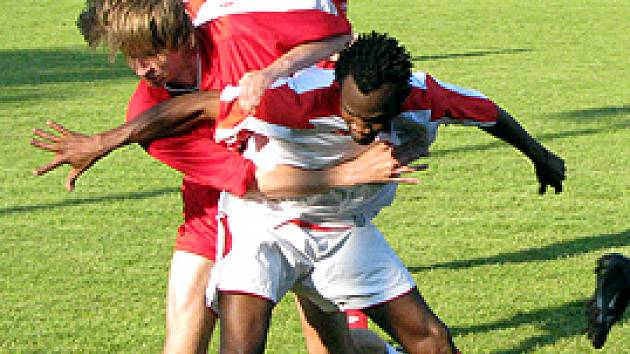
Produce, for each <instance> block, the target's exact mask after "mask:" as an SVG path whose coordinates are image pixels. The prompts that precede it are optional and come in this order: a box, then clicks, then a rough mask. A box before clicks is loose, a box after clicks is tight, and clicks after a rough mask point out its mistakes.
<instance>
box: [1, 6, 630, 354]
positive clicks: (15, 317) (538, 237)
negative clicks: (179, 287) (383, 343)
mask: <svg viewBox="0 0 630 354" xmlns="http://www.w3.org/2000/svg"><path fill="white" fill-rule="evenodd" d="M81 7H82V2H81V1H78V0H72V1H70V0H58V1H50V0H48V1H44V0H39V1H22V2H18V3H15V4H13V5H12V6H10V8H7V9H6V11H3V12H2V13H0V24H1V25H0V26H1V27H0V66H1V67H2V70H0V122H1V123H2V129H1V130H0V138H1V139H2V141H3V142H4V143H3V144H0V156H1V157H0V164H1V165H0V170H1V172H0V180H1V181H2V183H1V184H0V188H1V189H0V192H1V194H0V195H1V197H0V198H1V199H0V225H1V226H2V231H1V232H0V241H1V242H0V255H2V257H0V269H1V271H0V299H1V301H0V352H24V353H27V352H28V353H30V352H42V353H49V352H61V353H67V352H81V353H85V352H125V353H144V352H147V353H151V352H158V351H159V350H160V349H161V345H162V344H161V343H162V337H163V327H164V323H163V317H164V293H165V286H166V276H167V271H168V261H169V258H170V253H171V251H172V245H173V241H174V237H175V234H176V227H177V225H178V224H179V222H180V210H181V204H180V200H179V194H178V193H179V192H178V191H179V189H178V188H179V180H180V176H178V174H176V173H175V172H172V171H170V170H169V169H168V168H166V167H164V166H161V165H160V164H158V163H156V162H154V161H153V160H151V159H149V158H148V157H147V156H146V155H145V154H144V153H142V152H141V151H140V150H139V149H138V148H135V147H131V148H128V149H125V150H124V151H120V152H117V153H115V154H114V155H113V156H112V157H111V158H110V159H106V160H105V161H103V162H101V163H99V164H98V165H97V166H95V168H94V169H93V170H92V171H90V172H89V173H88V174H87V175H86V176H84V177H83V178H82V179H81V180H80V181H79V185H78V190H77V191H76V192H74V193H72V194H69V193H67V192H65V191H64V190H63V184H62V180H63V178H64V177H65V173H66V170H63V171H56V172H53V173H51V174H50V175H47V176H45V177H39V178H37V177H33V176H32V175H31V171H32V170H33V169H34V168H35V167H36V166H38V165H41V164H43V163H45V162H46V161H48V159H49V156H48V155H46V154H44V153H42V152H39V151H36V150H35V149H32V148H30V147H29V146H28V140H29V139H30V129H31V128H33V127H42V126H43V125H44V122H45V121H46V120H48V119H56V120H59V121H60V122H63V123H66V124H67V125H68V126H69V127H70V128H72V129H77V130H82V131H86V132H95V131H98V130H101V129H105V128H108V127H112V126H114V125H115V124H117V123H118V122H120V121H121V120H122V117H123V115H124V110H125V105H126V102H127V100H128V96H129V94H130V93H131V92H132V90H133V87H134V82H135V80H134V78H133V76H132V74H131V72H130V71H129V70H128V69H126V68H125V67H124V63H123V61H121V60H118V61H117V63H116V64H114V65H110V64H108V62H107V56H106V54H105V53H103V52H96V53H95V52H91V51H88V50H87V49H86V48H85V45H84V44H83V42H82V38H81V36H80V35H79V33H78V31H77V30H76V29H75V27H74V19H75V17H76V15H77V14H78V12H79V11H80V9H81ZM350 15H351V20H352V22H353V23H354V25H355V29H356V30H357V31H367V30H370V29H377V30H379V31H387V32H389V33H390V34H392V35H395V36H397V37H398V38H400V39H401V41H402V42H403V43H405V44H406V45H407V46H408V48H409V49H410V50H411V52H412V54H413V56H414V64H415V66H416V68H417V69H418V70H426V71H428V72H430V73H432V74H433V75H434V76H436V77H437V78H439V79H441V80H443V81H447V82H452V83H456V84H459V85H461V86H464V87H470V88H476V89H478V90H480V91H482V92H484V93H485V94H487V95H489V96H490V97H492V98H493V99H494V100H495V101H496V102H498V103H499V104H500V105H501V106H503V107H504V108H506V109H507V110H509V111H510V112H511V113H512V114H513V115H514V116H515V117H517V118H518V119H519V120H520V121H521V122H522V123H523V125H524V126H525V127H526V128H527V129H528V130H529V131H530V132H531V133H532V134H533V135H534V136H535V137H537V138H538V139H539V140H541V141H542V142H543V143H544V144H545V145H546V146H548V147H550V148H551V149H552V150H554V151H556V152H557V153H559V154H560V155H561V156H563V157H564V158H565V159H566V162H567V166H568V177H569V178H568V180H567V182H566V185H565V192H564V193H563V194H561V195H546V196H543V197H541V196H538V195H537V194H536V189H537V186H536V182H535V176H534V173H533V170H532V167H531V166H530V165H529V163H528V162H527V160H526V159H524V158H523V157H522V156H520V155H519V154H518V153H516V152H515V151H514V150H513V149H511V148H510V147H507V146H506V145H504V144H501V143H498V142H496V141H495V140H493V139H492V138H491V137H489V136H487V135H486V134H484V133H482V132H480V131H478V130H477V129H470V128H463V127H443V128H442V129H441V131H440V137H439V138H438V141H437V142H436V144H435V145H434V148H433V152H432V153H433V155H432V157H431V158H430V159H429V160H428V162H429V163H430V166H431V168H430V170H429V171H427V172H424V173H422V174H419V177H420V178H421V179H422V181H423V183H422V184H421V185H420V186H414V187H409V186H403V187H402V188H401V191H400V193H399V197H398V199H397V201H396V203H395V205H394V206H393V207H391V208H388V209H387V210H385V211H384V212H383V213H382V215H381V216H379V218H378V219H377V223H378V225H379V226H380V227H381V229H382V230H383V231H384V232H385V233H386V235H387V237H388V240H389V241H390V242H391V244H392V245H393V247H394V248H395V249H396V250H397V251H398V252H399V254H400V256H401V257H402V259H403V260H404V262H405V263H406V264H407V265H408V267H409V268H410V269H411V271H412V273H413V275H414V277H415V279H416V281H417V282H418V284H419V287H420V289H421V291H422V293H423V294H424V296H425V297H426V298H427V301H428V302H429V304H430V305H431V306H432V307H433V308H434V309H435V311H436V312H437V313H438V314H439V315H440V316H441V317H442V318H443V319H444V320H445V321H446V323H448V324H449V325H450V327H451V328H452V330H453V334H454V336H455V341H456V343H457V344H458V345H459V346H460V347H461V349H462V350H463V352H464V353H588V352H595V351H594V350H592V349H590V347H589V344H588V342H587V340H586V339H585V337H584V336H583V335H582V334H581V330H582V328H584V326H585V324H584V319H583V314H582V312H583V310H582V308H583V303H584V301H585V300H586V298H587V297H588V296H590V295H591V292H592V287H593V284H594V276H593V274H592V269H593V266H594V264H595V260H596V259H597V258H598V257H599V256H600V255H602V254H604V253H607V252H613V251H614V252H622V253H625V254H628V255H630V222H629V221H628V215H630V203H629V201H630V199H629V196H628V191H629V190H630V178H629V177H628V174H629V173H630V148H629V144H628V142H627V137H628V133H629V129H628V128H629V127H630V98H629V97H630V70H628V53H630V44H629V43H628V40H627V29H626V27H627V26H624V25H623V24H624V23H626V22H627V19H628V17H630V7H628V6H627V4H625V2H622V1H615V0H600V1H595V0H579V1H566V0H565V1H560V0H551V1H545V2H541V1H533V0H526V1H505V0H502V1H499V0H484V1H461V0H460V1H455V0H441V1H437V0H425V1H403V0H389V1H386V2H383V1H375V0H353V1H352V2H351V7H350ZM299 332H300V331H299V323H298V319H297V315H296V314H295V311H294V310H293V304H292V300H291V299H287V300H286V301H283V302H282V303H281V304H280V305H279V306H278V308H277V310H276V312H275V315H274V320H273V325H272V329H271V333H270V337H269V343H268V348H269V350H268V351H269V352H270V353H291V354H292V353H304V352H305V350H304V347H303V342H302V339H301V336H300V335H299ZM214 348H216V340H215V343H214ZM628 348H630V321H628V320H627V319H626V321H625V322H623V323H621V324H620V325H618V326H616V327H615V328H614V329H613V331H612V333H611V337H610V340H609V342H608V343H607V344H606V347H605V350H603V351H601V352H603V353H630V349H628Z"/></svg>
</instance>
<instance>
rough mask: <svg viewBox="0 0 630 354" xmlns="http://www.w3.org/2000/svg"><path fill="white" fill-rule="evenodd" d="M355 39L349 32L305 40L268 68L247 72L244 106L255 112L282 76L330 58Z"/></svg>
mask: <svg viewBox="0 0 630 354" xmlns="http://www.w3.org/2000/svg"><path fill="white" fill-rule="evenodd" d="M351 39H352V35H350V34H348V35H337V36H334V37H330V38H327V39H325V40H322V41H317V42H309V43H305V44H302V45H300V46H297V47H295V48H293V49H291V50H290V51H288V52H287V53H285V54H284V55H282V56H281V57H280V58H278V59H277V60H276V61H275V62H273V63H272V64H271V65H269V66H268V67H266V68H264V69H261V70H255V71H251V72H248V73H246V74H245V75H243V77H242V78H241V80H240V81H239V86H240V88H241V94H240V99H239V102H240V105H241V108H242V109H243V110H244V111H245V112H250V111H252V110H253V109H254V108H255V107H256V106H257V105H258V103H259V102H260V97H261V96H262V94H263V92H264V91H265V89H266V88H268V87H269V86H271V84H272V83H273V82H274V81H276V80H277V79H278V78H280V77H286V76H291V75H293V74H295V73H296V72H297V71H298V70H301V69H304V68H306V67H309V66H311V65H313V64H315V63H317V62H319V61H321V60H324V59H326V58H328V57H330V56H331V55H332V54H335V53H337V52H339V51H341V50H342V49H343V48H344V47H345V46H346V45H347V44H348V43H349V42H350V40H351Z"/></svg>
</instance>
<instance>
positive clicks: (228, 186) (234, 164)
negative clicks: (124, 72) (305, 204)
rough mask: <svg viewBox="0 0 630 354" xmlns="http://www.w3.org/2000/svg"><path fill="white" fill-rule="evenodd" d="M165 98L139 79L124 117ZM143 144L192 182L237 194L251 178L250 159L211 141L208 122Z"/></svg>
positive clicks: (155, 156)
mask: <svg viewBox="0 0 630 354" xmlns="http://www.w3.org/2000/svg"><path fill="white" fill-rule="evenodd" d="M168 98H170V95H169V94H168V92H167V91H166V90H164V89H156V88H152V87H150V86H148V85H147V84H146V83H144V81H140V83H139V84H138V87H137V88H136V91H135V92H134V94H133V95H132V97H131V100H130V102H129V107H128V109H127V120H128V121H129V120H132V119H134V118H136V117H137V116H138V115H140V114H142V113H143V112H144V111H146V110H148V109H150V108H151V107H153V106H154V105H156V104H158V103H160V102H162V101H164V100H166V99H168ZM143 147H144V148H145V150H146V151H147V152H148V153H149V154H150V155H151V156H152V157H153V158H155V159H157V160H158V161H161V162H163V163H164V164H166V165H168V166H170V167H172V168H174V169H176V170H178V171H180V172H182V173H183V174H185V175H186V176H187V177H189V178H192V179H194V180H195V181H196V182H198V183H201V184H204V185H207V186H210V187H212V188H215V189H219V190H226V191H228V192H231V193H233V194H235V195H238V196H242V195H243V194H245V192H247V187H248V185H251V184H252V183H253V181H254V179H255V166H254V164H253V163H252V162H251V161H249V160H246V159H244V158H243V157H242V156H241V155H240V154H238V153H236V152H234V151H230V150H228V149H227V148H226V147H224V146H221V145H219V144H217V143H215V142H214V126H213V124H212V123H211V122H203V123H201V124H200V125H199V126H198V127H196V128H195V129H194V130H193V131H192V132H190V133H187V134H183V135H179V136H175V137H169V138H163V139H158V140H155V141H153V142H152V143H150V144H149V145H148V146H143Z"/></svg>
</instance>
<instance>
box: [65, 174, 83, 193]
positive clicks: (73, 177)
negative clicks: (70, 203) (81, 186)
mask: <svg viewBox="0 0 630 354" xmlns="http://www.w3.org/2000/svg"><path fill="white" fill-rule="evenodd" d="M82 172H83V171H81V170H77V169H75V168H73V169H72V171H70V173H68V176H67V177H66V189H67V190H68V192H72V191H74V186H75V184H76V181H77V178H79V176H80V175H81V173H82Z"/></svg>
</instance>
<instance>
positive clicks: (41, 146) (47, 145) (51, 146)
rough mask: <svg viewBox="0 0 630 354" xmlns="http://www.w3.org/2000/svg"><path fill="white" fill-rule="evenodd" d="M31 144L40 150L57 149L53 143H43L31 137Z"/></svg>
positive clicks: (54, 150)
mask: <svg viewBox="0 0 630 354" xmlns="http://www.w3.org/2000/svg"><path fill="white" fill-rule="evenodd" d="M31 145H32V146H34V147H36V148H38V149H42V150H46V151H50V152H58V151H59V150H58V149H57V148H56V147H55V144H50V143H45V142H43V141H41V140H37V139H31Z"/></svg>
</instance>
